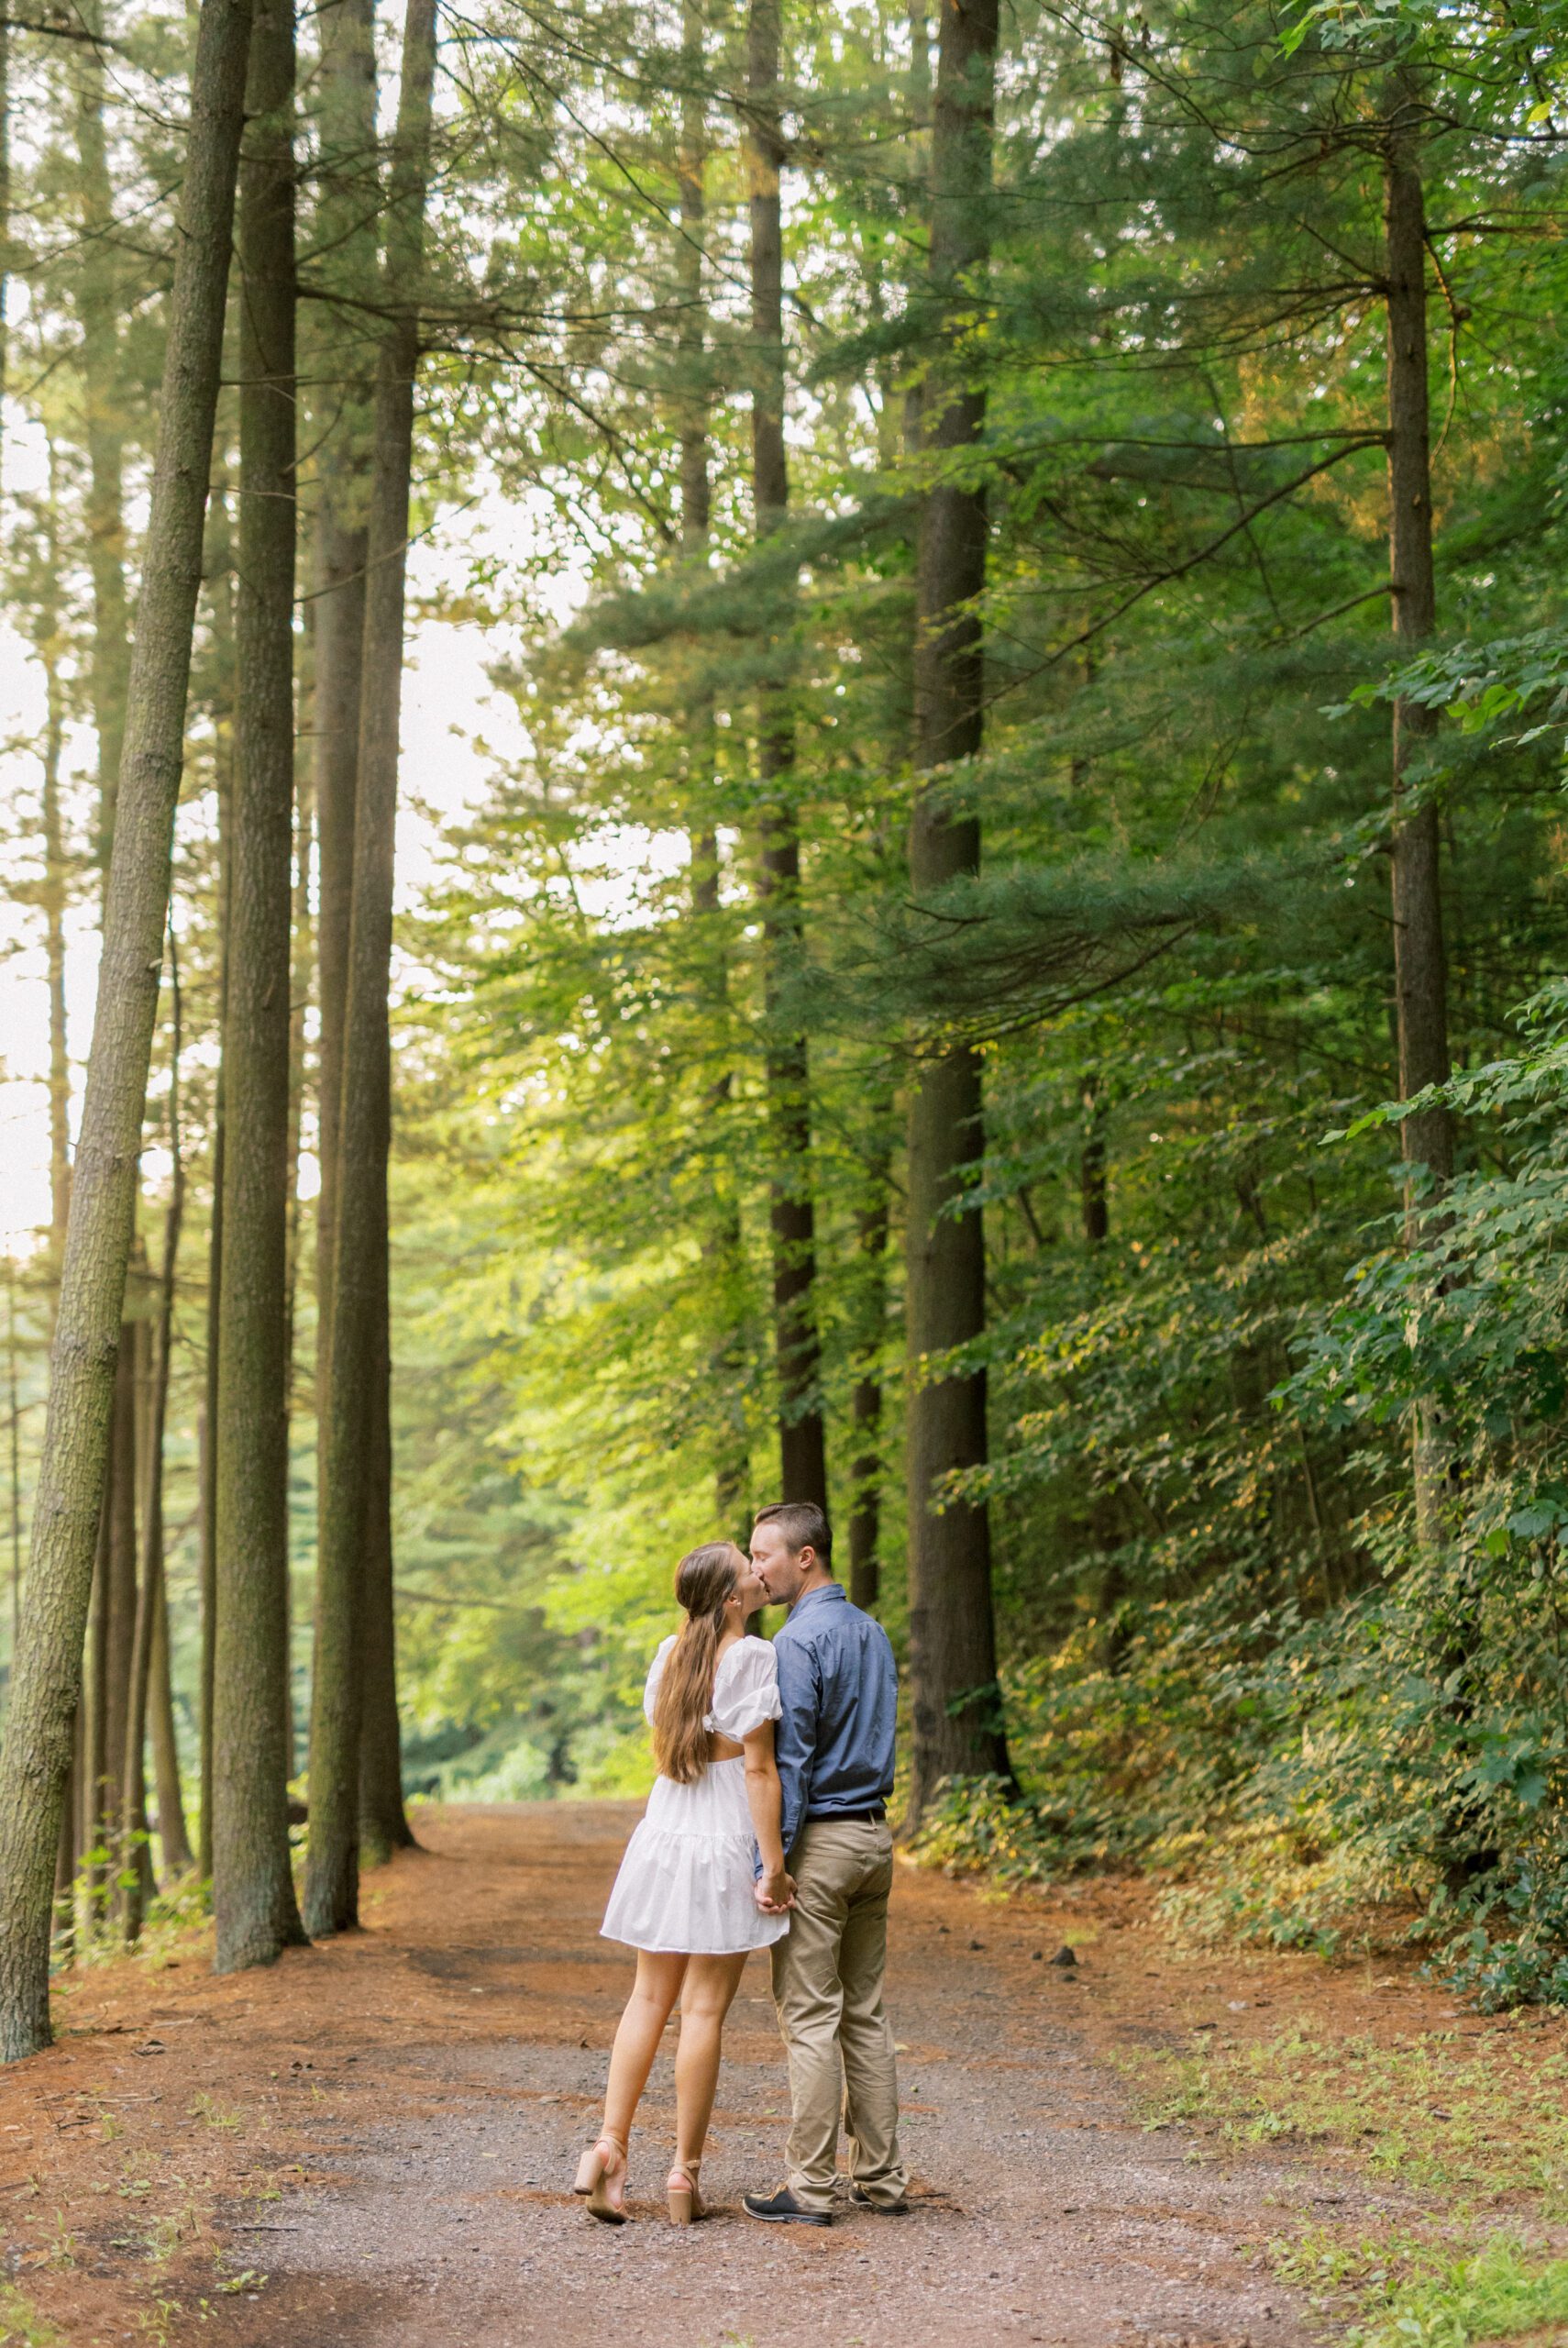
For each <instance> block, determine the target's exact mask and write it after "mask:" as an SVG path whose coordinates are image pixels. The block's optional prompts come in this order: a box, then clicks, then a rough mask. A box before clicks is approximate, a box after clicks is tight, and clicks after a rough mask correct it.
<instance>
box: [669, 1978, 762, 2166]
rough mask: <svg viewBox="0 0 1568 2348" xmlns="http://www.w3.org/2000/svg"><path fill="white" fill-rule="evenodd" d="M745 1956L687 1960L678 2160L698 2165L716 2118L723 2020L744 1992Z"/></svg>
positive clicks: (678, 2055)
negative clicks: (737, 1996) (736, 1993)
mask: <svg viewBox="0 0 1568 2348" xmlns="http://www.w3.org/2000/svg"><path fill="white" fill-rule="evenodd" d="M744 1972H745V1952H744V1951H743V1952H742V1954H741V1955H739V1956H689V1957H688V1958H687V1959H686V1978H685V1980H684V1981H683V1982H682V1984H681V1987H680V2043H679V2045H678V2046H677V2048H676V2050H675V2160H676V2166H677V2167H678V2168H679V2167H684V2166H685V2165H686V2164H687V2163H688V2162H690V2161H700V2160H701V2157H702V2147H703V2145H704V2144H705V2143H706V2142H707V2140H708V2122H709V2121H710V2120H711V2119H712V2115H713V2097H714V2094H715V2092H716V2091H717V2088H718V2084H719V2053H720V2048H721V2046H722V2044H723V2035H724V2016H725V2015H726V2014H727V2013H728V2012H729V2010H730V2007H731V2005H732V2004H733V2003H734V1994H735V1991H736V1990H737V1989H738V1988H740V1980H741V1975H742V1974H743V1973H744Z"/></svg>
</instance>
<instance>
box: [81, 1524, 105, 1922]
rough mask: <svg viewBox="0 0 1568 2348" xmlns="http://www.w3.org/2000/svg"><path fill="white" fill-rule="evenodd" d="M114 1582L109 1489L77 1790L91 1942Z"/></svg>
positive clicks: (97, 1556)
mask: <svg viewBox="0 0 1568 2348" xmlns="http://www.w3.org/2000/svg"><path fill="white" fill-rule="evenodd" d="M108 1586H109V1494H108V1491H107V1490H105V1493H104V1498H103V1505H102V1507H101V1509H100V1512H99V1518H98V1539H97V1544H96V1546H95V1549H94V1558H93V1592H92V1603H91V1610H90V1613H89V1617H88V1625H87V1653H86V1658H85V1661H86V1670H85V1675H84V1679H83V1689H82V1700H81V1711H82V1715H83V1717H82V1723H81V1731H80V1748H81V1754H82V1765H83V1766H82V1770H81V1775H80V1778H79V1779H78V1784H77V1792H78V1798H79V1800H80V1804H81V1809H80V1818H79V1824H78V1831H77V1841H78V1843H79V1844H80V1845H81V1849H82V1858H83V1869H82V1933H83V1939H85V1940H90V1939H91V1938H92V1936H93V1934H94V1933H95V1932H96V1930H97V1928H98V1925H99V1923H100V1922H101V1921H102V1919H103V1912H104V1888H105V1866H106V1862H107V1849H106V1837H105V1824H106V1821H105V1816H104V1786H105V1779H106V1778H107V1776H108V1761H109V1746H108V1739H107V1737H106V1735H105V1719H104V1689H105V1684H106V1683H107V1680H108V1676H109V1656H108V1625H109V1611H108V1600H107V1591H108Z"/></svg>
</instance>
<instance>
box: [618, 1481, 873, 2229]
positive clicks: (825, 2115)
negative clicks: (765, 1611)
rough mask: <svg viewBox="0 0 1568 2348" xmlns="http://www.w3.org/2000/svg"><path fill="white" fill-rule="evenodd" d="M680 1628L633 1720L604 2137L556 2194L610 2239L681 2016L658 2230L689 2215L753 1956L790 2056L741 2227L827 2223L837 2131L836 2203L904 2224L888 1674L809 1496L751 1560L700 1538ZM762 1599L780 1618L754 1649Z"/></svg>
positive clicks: (688, 1559)
mask: <svg viewBox="0 0 1568 2348" xmlns="http://www.w3.org/2000/svg"><path fill="white" fill-rule="evenodd" d="M675 1595H676V1598H677V1600H678V1601H679V1604H680V1606H681V1608H682V1609H683V1611H684V1612H685V1616H686V1620H685V1623H684V1624H683V1625H682V1627H681V1629H680V1630H679V1633H677V1634H675V1635H674V1636H673V1637H670V1638H668V1639H666V1640H665V1641H664V1643H663V1645H661V1646H660V1648H659V1650H658V1653H657V1655H656V1656H654V1659H653V1663H652V1666H651V1667H650V1668H649V1671H648V1678H647V1687H646V1690H645V1693H644V1697H643V1710H644V1711H645V1712H646V1715H647V1719H648V1722H649V1724H650V1726H651V1728H652V1730H653V1745H654V1758H655V1761H656V1763H657V1768H658V1776H657V1779H656V1780H655V1784H654V1788H653V1791H652V1793H651V1795H650V1796H649V1798H648V1806H647V1811H646V1816H645V1817H644V1819H643V1821H642V1823H641V1824H640V1825H639V1826H638V1827H637V1829H636V1832H635V1833H634V1834H633V1836H632V1839H631V1841H630V1843H629V1844H627V1846H626V1854H625V1856H624V1859H623V1860H622V1862H621V1868H620V1872H619V1874H618V1875H617V1876H616V1877H615V1885H614V1888H613V1891H612V1893H611V1895H610V1905H609V1907H608V1909H607V1910H606V1911H605V1916H604V1922H603V1925H602V1933H603V1934H604V1936H605V1937H606V1938H607V1939H610V1940H613V1941H620V1942H623V1943H624V1944H625V1945H626V1946H628V1947H630V1948H634V1949H635V1951H636V1953H637V1977H636V1981H635V1985H634V1987H633V1989H632V1994H631V1996H630V1998H629V1999H627V2001H626V2008H625V2011H624V2013H623V2015H622V2017H621V2021H620V2026H619V2028H618V2029H617V2031H616V2032H615V2043H614V2047H613V2052H612V2054H611V2057H610V2077H609V2083H608V2086H607V2088H606V2090H605V2097H604V2124H603V2127H602V2130H601V2131H600V2134H599V2138H598V2141H597V2142H596V2143H593V2144H591V2146H590V2147H589V2149H588V2151H587V2152H585V2153H584V2154H583V2156H582V2161H581V2164H580V2167H579V2169H578V2175H577V2185H576V2190H577V2192H578V2193H580V2194H581V2195H582V2196H583V2197H584V2198H585V2199H586V2201H587V2206H588V2209H589V2210H590V2212H591V2215H592V2216H594V2217H595V2218H599V2219H602V2220H603V2221H604V2222H605V2223H607V2224H610V2225H621V2224H623V2223H624V2221H625V2220H626V2217H627V2215H628V2211H627V2209H626V2184H627V2144H628V2142H629V2138H630V2133H631V2126H632V2121H633V2119H634V2117H635V2112H636V2109H637V2105H638V2102H639V2100H640V2099H641V2097H642V2093H643V2089H644V2088H645V2087H646V2084H647V2078H648V2074H649V2072H650V2071H651V2069H652V2068H653V2061H654V2056H655V2055H656V2054H657V2052H658V2048H659V2044H660V2042H661V2039H662V2037H663V2033H664V2030H665V2025H666V2024H667V2022H668V2020H669V2017H670V2015H671V2014H672V2013H673V2011H674V2010H675V2008H676V2006H677V2004H679V2008H680V2035H679V2043H678V2045H677V2049H676V2056H675V2102H676V2143H675V2163H674V2165H673V2167H672V2168H671V2169H670V2172H669V2176H668V2179H667V2184H666V2190H667V2193H668V2203H669V2214H670V2218H671V2220H672V2221H673V2222H674V2223H675V2224H677V2225H688V2224H690V2222H691V2221H692V2220H693V2219H695V2218H701V2217H704V2216H705V2215H706V2214H707V2211H706V2210H705V2207H704V2204H703V2200H702V2189H701V2166H702V2152H703V2147H704V2144H705V2143H706V2141H707V2135H708V2122H709V2119H710V2117H711V2115H712V2109H713V2096H714V2092H715V2089H716V2088H717V2086H718V2079H719V2057H720V2052H721V2047H722V2042H723V2028H724V2018H725V2016H726V2015H727V2013H728V2011H729V2009H730V2006H731V2003H732V2001H733V1999H734V1995H735V1991H736V1990H737V1989H738V1988H739V1987H740V1979H741V1975H742V1973H743V1972H744V1971H745V1961H746V1958H747V1957H748V1955H750V1954H751V1952H752V1951H753V1950H754V1949H758V1948H767V1949H770V1950H771V1952H772V1966H773V1997H774V2002H775V2004H776V2005H777V2007H778V2026H779V2029H780V2031H781V2032H782V2033H783V2038H784V2044H785V2048H786V2051H787V2053H788V2055H789V2063H790V2137H789V2143H788V2145H787V2148H786V2169H787V2174H786V2176H785V2181H784V2183H783V2184H782V2185H781V2186H779V2187H778V2188H777V2189H776V2190H774V2191H772V2192H756V2193H748V2194H746V2195H745V2200H744V2203H743V2207H744V2208H745V2213H746V2215H747V2217H750V2218H757V2219H762V2220H766V2221H770V2222H772V2223H775V2224H786V2225H805V2226H826V2225H831V2224H832V2222H833V2211H834V2190H835V2179H836V2172H837V2165H838V2136H839V2125H840V2118H841V2115H842V2117H843V2120H844V2122H845V2125H846V2126H847V2129H848V2132H849V2152H850V2197H851V2198H852V2200H854V2201H856V2203H859V2204H862V2205H864V2206H866V2207H867V2208H869V2209H871V2210H875V2211H877V2212H878V2213H879V2214H881V2215H884V2216H889V2217H891V2216H901V2215H902V2214H903V2213H904V2212H905V2211H906V2210H908V2208H909V2203H908V2201H907V2199H906V2198H905V2188H906V2186H907V2183H908V2178H907V2175H906V2172H905V2169H904V2166H903V2164H902V2162H901V2160H900V2156H899V2124H898V2122H899V2093H898V2079H897V2073H896V2066H895V2063H894V2050H893V2033H892V2031H891V2029H890V2028H889V2022H888V2018H887V2014H886V2012H885V2011H884V2010H883V2003H882V1985H883V1974H884V1970H885V1966H886V1958H887V1945H888V1895H889V1890H890V1889H891V1888H892V1877H893V1844H892V1836H891V1834H890V1833H889V1829H888V1818H887V1806H888V1801H889V1796H890V1795H891V1793H892V1789H893V1738H894V1729H895V1722H896V1714H897V1709H898V1679H897V1673H896V1669H895V1667H894V1663H893V1651H892V1648H891V1646H890V1645H889V1641H888V1634H887V1633H886V1632H885V1631H884V1630H883V1628H882V1626H881V1624H880V1623H875V1622H873V1621H872V1619H871V1617H870V1616H869V1615H868V1614H864V1613H862V1612H861V1611H860V1609H859V1608H858V1607H857V1606H852V1605H851V1604H850V1601H849V1599H848V1596H847V1594H846V1592H845V1589H844V1588H843V1586H842V1584H840V1583H839V1582H836V1581H834V1578H833V1534H832V1531H831V1528H830V1527H829V1524H828V1521H827V1518H826V1517H825V1516H824V1515H823V1512H822V1510H821V1509H820V1508H818V1507H816V1506H815V1504H814V1503H812V1502H811V1501H778V1502H776V1503H775V1505H774V1506H773V1507H771V1508H765V1509H764V1510H763V1511H762V1512H761V1513H760V1514H759V1515H758V1517H757V1519H756V1527H755V1530H754V1531H753V1534H752V1536H751V1555H750V1557H749V1558H747V1557H746V1556H744V1555H743V1554H742V1552H741V1551H740V1550H739V1549H738V1548H736V1547H735V1545H734V1543H733V1542H728V1541H712V1542H709V1543H707V1544H706V1545H704V1546H703V1547H701V1548H700V1549H693V1550H692V1551H691V1552H690V1555H688V1556H684V1557H682V1559H681V1561H680V1564H679V1568H678V1570H677V1573H676V1577H675ZM765 1606H784V1607H787V1608H788V1609H789V1613H788V1617H787V1619H786V1621H785V1623H784V1624H783V1627H782V1628H781V1629H780V1631H779V1632H778V1636H777V1637H776V1638H775V1639H773V1640H771V1641H769V1640H767V1639H762V1638H757V1637H755V1636H754V1635H753V1634H751V1633H750V1632H749V1631H748V1629H747V1627H746V1626H747V1624H748V1623H749V1622H750V1621H751V1618H752V1617H753V1616H754V1615H755V1614H756V1613H758V1612H759V1611H761V1609H762V1608H763V1607H765Z"/></svg>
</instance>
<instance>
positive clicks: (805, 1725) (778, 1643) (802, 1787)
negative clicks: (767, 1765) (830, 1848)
mask: <svg viewBox="0 0 1568 2348" xmlns="http://www.w3.org/2000/svg"><path fill="white" fill-rule="evenodd" d="M773 1652H774V1654H775V1655H776V1656H778V1700H779V1702H780V1703H781V1704H782V1705H783V1707H784V1711H783V1715H782V1717H781V1719H780V1720H779V1722H778V1726H777V1728H776V1730H775V1733H774V1752H775V1755H776V1757H777V1759H778V1783H779V1787H780V1789H781V1790H782V1794H783V1801H782V1805H781V1814H780V1818H779V1832H780V1834H781V1835H782V1837H783V1842H784V1852H785V1856H786V1858H787V1857H788V1856H789V1852H790V1844H792V1843H793V1841H794V1840H795V1837H796V1835H797V1834H798V1833H800V1831H801V1824H802V1823H803V1822H804V1819H805V1815H806V1805H807V1803H808V1802H809V1801H810V1800H811V1798H812V1771H813V1769H814V1768H815V1767H816V1761H817V1728H818V1724H819V1722H821V1719H822V1687H821V1683H820V1681H819V1679H818V1677H817V1659H816V1656H815V1655H814V1654H813V1653H812V1649H811V1647H810V1646H809V1645H807V1643H806V1641H805V1640H804V1639H776V1640H775V1641H774V1646H773Z"/></svg>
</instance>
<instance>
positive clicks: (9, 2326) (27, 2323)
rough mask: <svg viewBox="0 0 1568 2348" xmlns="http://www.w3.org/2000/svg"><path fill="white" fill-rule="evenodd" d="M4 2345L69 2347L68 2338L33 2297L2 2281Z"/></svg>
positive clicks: (0, 2336) (0, 2332)
mask: <svg viewBox="0 0 1568 2348" xmlns="http://www.w3.org/2000/svg"><path fill="white" fill-rule="evenodd" d="M0 2348H65V2338H64V2335H63V2333H61V2332H59V2331H56V2330H55V2328H54V2326H53V2324H52V2323H47V2322H46V2321H45V2320H44V2319H43V2317H42V2316H41V2315H39V2311H38V2309H36V2308H35V2307H34V2305H33V2303H32V2301H31V2299H29V2298H24V2297H23V2295H22V2293H21V2292H20V2291H18V2290H17V2289H16V2288H15V2287H14V2286H13V2285H11V2284H8V2283H6V2284H0Z"/></svg>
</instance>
